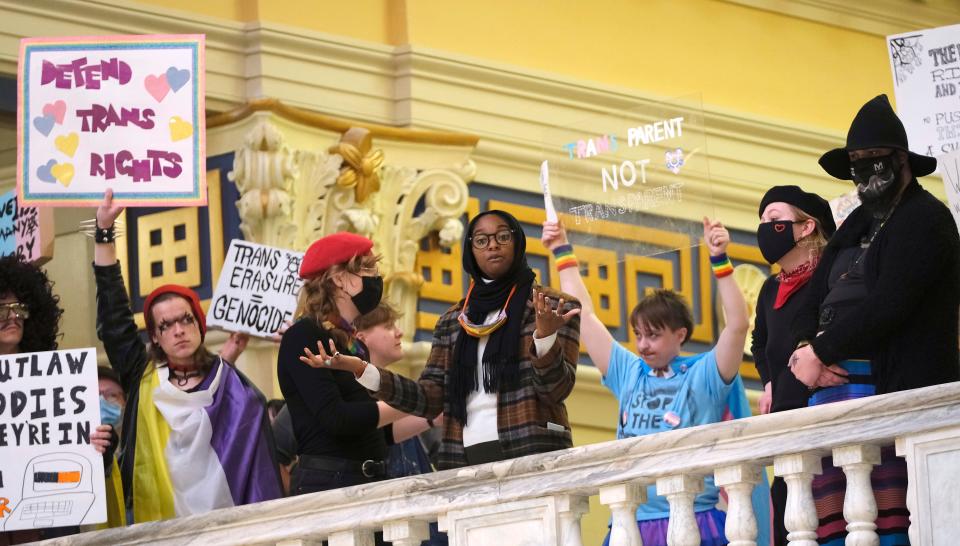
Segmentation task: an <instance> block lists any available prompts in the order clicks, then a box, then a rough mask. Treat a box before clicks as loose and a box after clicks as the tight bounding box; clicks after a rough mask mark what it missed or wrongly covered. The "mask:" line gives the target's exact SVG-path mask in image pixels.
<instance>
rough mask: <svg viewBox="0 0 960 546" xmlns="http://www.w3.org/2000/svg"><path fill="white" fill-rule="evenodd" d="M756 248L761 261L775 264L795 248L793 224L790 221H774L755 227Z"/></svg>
mask: <svg viewBox="0 0 960 546" xmlns="http://www.w3.org/2000/svg"><path fill="white" fill-rule="evenodd" d="M757 246H759V247H760V253H761V254H763V259H764V260H766V261H767V262H768V263H771V264H774V263H777V262H778V261H779V260H780V258H783V257H784V256H786V255H787V252H790V251H791V250H793V247H795V246H797V242H796V241H794V240H793V222H792V221H791V220H776V221H773V222H764V223H762V224H760V226H759V227H757Z"/></svg>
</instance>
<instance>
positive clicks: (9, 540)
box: [0, 255, 116, 544]
mask: <svg viewBox="0 0 960 546" xmlns="http://www.w3.org/2000/svg"><path fill="white" fill-rule="evenodd" d="M62 315H63V309H61V308H60V298H59V296H57V295H56V294H54V293H53V282H52V281H51V280H50V279H49V277H47V274H46V272H44V271H43V270H42V269H40V268H39V267H36V266H35V265H33V264H30V263H27V262H26V261H24V260H23V259H22V258H20V257H18V256H17V255H10V256H4V257H2V258H0V355H12V354H18V353H33V352H41V351H53V350H56V349H57V338H58V337H59V331H60V317H61V316H62ZM90 444H91V445H92V446H93V447H94V449H96V450H97V452H98V453H100V454H102V455H103V456H104V467H105V468H109V466H110V462H111V461H112V460H113V451H114V449H115V448H116V442H115V440H114V434H113V430H112V429H111V427H110V426H109V425H106V424H102V425H99V426H97V428H96V429H95V430H94V431H93V432H92V433H91V434H90ZM0 515H2V514H0ZM78 530H79V529H78V528H77V527H76V526H70V527H58V528H53V529H42V530H41V529H30V530H24V531H10V532H6V533H0V544H21V543H24V542H33V541H36V540H42V539H45V538H54V537H60V536H66V535H71V534H74V533H76V532H78Z"/></svg>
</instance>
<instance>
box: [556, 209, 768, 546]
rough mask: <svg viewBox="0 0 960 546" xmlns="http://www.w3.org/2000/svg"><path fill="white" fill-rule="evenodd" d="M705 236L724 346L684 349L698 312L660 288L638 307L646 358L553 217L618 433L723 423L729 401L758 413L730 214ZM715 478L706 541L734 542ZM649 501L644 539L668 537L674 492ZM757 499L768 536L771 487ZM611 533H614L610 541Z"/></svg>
mask: <svg viewBox="0 0 960 546" xmlns="http://www.w3.org/2000/svg"><path fill="white" fill-rule="evenodd" d="M703 238H704V244H705V250H707V251H709V253H710V263H711V265H712V266H713V272H714V275H715V276H716V277H717V291H718V292H719V294H720V298H721V301H722V302H723V309H724V312H725V315H726V325H725V326H724V328H723V330H722V331H721V332H720V335H719V339H718V341H717V344H716V346H715V347H714V348H713V349H711V350H710V351H707V352H705V353H701V354H697V355H692V356H680V351H681V348H682V346H683V344H684V343H686V342H687V341H688V340H689V339H690V335H691V334H692V333H693V315H692V313H691V311H690V308H689V307H688V306H687V304H686V303H685V302H684V301H683V299H682V298H681V297H680V296H679V295H678V294H677V293H676V292H673V291H671V290H657V291H655V292H653V293H652V294H650V295H648V296H646V297H645V298H643V299H642V300H641V301H640V302H639V303H638V304H637V305H636V307H634V308H633V311H631V313H630V327H631V328H633V331H634V333H635V334H636V337H637V352H638V353H639V356H637V355H635V354H633V353H631V352H630V351H628V350H627V349H626V348H624V347H623V346H622V345H621V344H620V343H619V342H617V341H616V340H615V339H614V338H613V336H612V335H611V334H610V331H609V330H607V327H606V326H605V325H604V324H603V323H602V322H601V321H600V318H599V317H597V314H596V312H595V311H594V308H593V303H592V300H591V298H590V294H589V292H588V291H587V287H586V284H584V281H583V278H582V277H581V276H580V268H579V264H578V262H577V259H576V257H575V256H574V254H573V247H572V246H571V245H570V243H569V241H568V240H567V235H566V231H565V230H564V228H563V225H562V224H560V223H559V222H551V221H547V222H544V224H543V235H542V241H543V244H544V246H546V247H547V248H548V249H550V250H551V251H552V252H553V254H554V256H556V258H557V260H556V263H557V270H558V274H559V277H560V287H561V288H562V289H563V290H564V291H566V292H569V293H571V294H573V295H574V296H575V297H577V298H579V299H580V301H581V302H582V305H583V322H582V326H581V327H582V331H583V342H584V345H585V346H586V349H587V353H588V354H589V355H590V359H591V360H592V361H593V364H594V365H595V366H596V367H597V369H598V370H600V373H601V374H602V376H603V384H604V385H606V387H607V388H609V389H610V390H611V391H612V392H613V394H614V395H615V396H616V397H617V400H618V401H619V404H620V415H619V419H618V426H617V438H630V437H633V436H642V435H645V434H654V433H656V432H662V431H669V430H673V429H677V428H685V427H693V426H697V425H704V424H708V423H716V422H719V421H721V420H722V419H723V415H724V412H725V411H727V409H728V408H729V409H730V411H731V413H732V414H733V416H734V417H745V416H749V415H750V410H749V404H748V403H747V400H746V393H745V391H744V388H743V383H742V381H741V380H740V377H739V370H740V363H741V361H742V356H743V345H744V342H745V340H746V337H747V328H748V327H749V320H748V317H747V304H746V302H745V301H744V299H743V295H742V294H741V293H740V289H739V288H738V287H737V283H736V281H735V280H734V279H733V277H732V273H733V266H732V265H731V263H730V260H729V259H728V258H727V255H726V248H727V245H728V244H729V242H730V235H729V233H728V232H727V230H726V228H724V227H723V225H722V224H721V223H720V222H716V221H710V220H708V219H707V218H704V219H703ZM705 482H706V483H705V485H704V489H703V492H702V493H700V494H699V495H697V498H696V501H695V504H694V509H695V511H696V520H697V524H698V526H699V527H700V537H701V544H702V545H708V546H709V545H721V544H726V543H727V541H726V538H725V536H724V532H723V529H724V524H725V521H726V516H725V514H724V513H723V512H721V511H720V510H718V509H717V507H716V505H717V502H718V500H719V489H718V488H717V487H716V486H715V485H714V484H713V477H712V476H707V477H706V478H705ZM647 499H648V500H647V502H646V503H645V504H642V505H641V506H640V507H639V508H638V509H637V526H638V527H639V531H640V536H641V537H642V539H643V543H644V544H666V543H667V539H666V537H667V526H668V523H669V516H670V508H669V504H668V502H667V499H666V498H665V497H663V496H660V495H657V492H656V487H655V486H652V485H651V486H650V487H649V488H648V492H647ZM753 504H754V510H755V511H756V512H757V522H758V524H759V525H758V527H759V528H760V541H759V542H758V543H759V544H766V543H768V538H767V537H768V536H769V534H768V531H767V529H766V527H767V525H765V522H766V520H767V518H766V517H764V514H766V513H768V512H769V511H768V505H769V496H768V495H767V493H766V488H765V487H761V486H758V487H757V488H755V490H754V503H753ZM609 539H610V537H609V534H608V535H607V538H606V540H605V541H604V544H606V543H608V542H609Z"/></svg>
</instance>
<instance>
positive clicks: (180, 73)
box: [167, 66, 190, 93]
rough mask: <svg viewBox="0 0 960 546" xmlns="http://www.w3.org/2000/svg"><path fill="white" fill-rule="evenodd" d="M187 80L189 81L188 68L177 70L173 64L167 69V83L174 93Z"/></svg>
mask: <svg viewBox="0 0 960 546" xmlns="http://www.w3.org/2000/svg"><path fill="white" fill-rule="evenodd" d="M188 81H190V71H189V70H186V69H184V70H177V68H176V67H173V66H171V67H170V68H168V69H167V84H168V85H169V86H170V89H173V92H174V93H176V92H177V91H179V90H180V88H181V87H183V86H184V85H186V83H187V82H188Z"/></svg>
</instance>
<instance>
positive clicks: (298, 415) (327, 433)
mask: <svg viewBox="0 0 960 546" xmlns="http://www.w3.org/2000/svg"><path fill="white" fill-rule="evenodd" d="M330 339H331V336H330V333H329V332H328V331H327V330H325V329H324V328H322V327H321V326H320V325H319V324H317V322H316V321H315V320H313V319H310V318H303V319H300V320H299V321H297V323H296V324H294V325H293V326H291V327H290V329H289V330H287V331H286V333H284V334H283V339H282V340H281V342H280V353H279V355H278V357H277V380H278V381H279V383H280V391H281V392H282V393H283V397H284V399H285V400H286V402H287V407H288V408H290V417H291V418H292V420H293V432H294V436H295V437H296V439H297V454H298V455H323V456H327V457H339V458H342V459H351V460H355V461H359V462H362V461H365V460H367V459H375V460H382V459H383V458H384V457H385V456H386V454H387V437H388V436H392V427H386V428H385V430H379V429H377V421H378V420H379V418H380V412H379V410H378V409H377V402H376V400H374V399H373V398H372V397H371V396H370V394H369V393H368V392H367V390H366V389H365V388H364V387H363V386H362V385H360V383H358V382H357V380H356V379H355V378H354V376H353V374H352V373H350V372H344V371H339V370H328V369H322V368H313V367H311V366H308V365H307V364H304V363H303V362H301V361H300V357H301V356H303V355H304V352H303V349H304V347H307V348H309V349H310V350H311V351H312V352H313V353H316V352H317V341H321V342H322V343H323V346H324V348H326V347H328V346H329V345H328V344H329V340H330ZM337 350H338V351H340V352H341V353H343V354H352V353H350V352H349V351H348V350H347V348H346V347H342V346H337ZM328 352H329V349H328ZM354 356H356V355H354Z"/></svg>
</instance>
